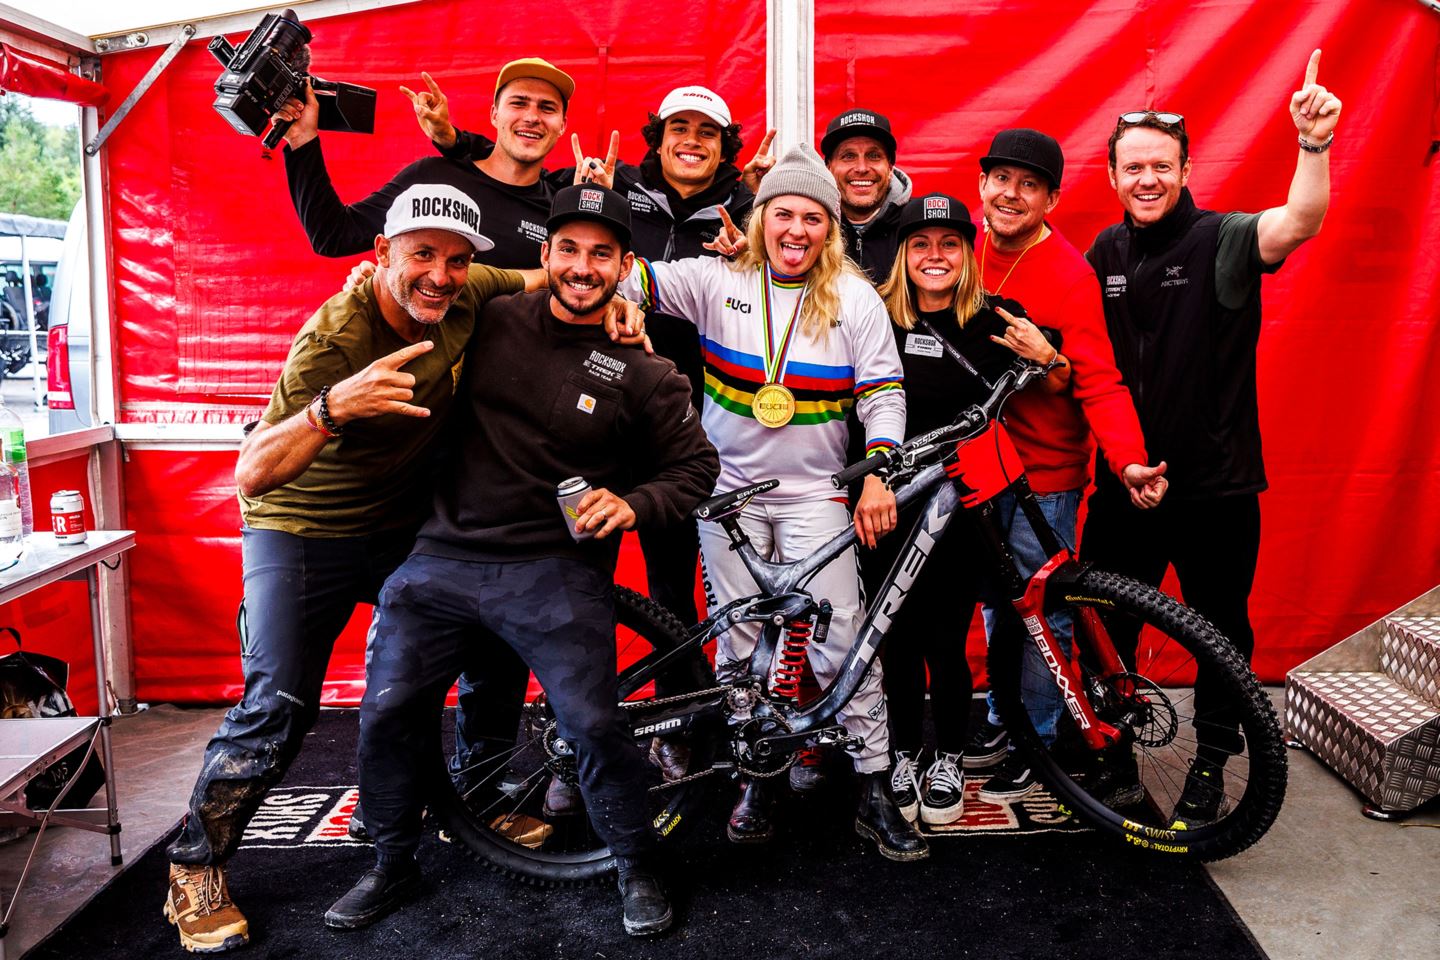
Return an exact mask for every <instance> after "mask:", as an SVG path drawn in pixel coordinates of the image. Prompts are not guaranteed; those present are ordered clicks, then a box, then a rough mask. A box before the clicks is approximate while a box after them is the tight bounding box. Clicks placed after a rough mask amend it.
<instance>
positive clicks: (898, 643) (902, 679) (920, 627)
mask: <svg viewBox="0 0 1440 960" xmlns="http://www.w3.org/2000/svg"><path fill="white" fill-rule="evenodd" d="M923 506H924V504H923V503H917V504H912V505H911V506H910V507H909V508H908V509H907V510H906V511H905V512H904V513H902V514H901V515H900V522H899V524H898V525H897V526H896V528H895V530H894V531H892V532H891V533H890V535H889V536H886V537H883V538H881V540H880V542H879V544H878V545H877V546H876V548H875V549H874V550H867V549H865V548H864V547H858V548H857V549H858V550H859V553H860V574H861V577H862V579H863V581H864V583H865V606H866V610H870V609H873V608H874V606H875V605H876V604H877V603H881V602H883V601H884V599H885V598H884V597H881V596H879V595H878V591H879V589H880V586H881V584H882V583H883V581H884V579H885V575H886V574H887V573H889V572H890V568H891V566H892V565H894V563H895V560H896V558H897V557H898V556H899V553H900V548H901V546H902V545H903V544H904V542H905V537H906V536H907V535H908V532H909V531H910V529H911V528H912V527H914V525H915V522H916V520H917V519H918V518H919V516H920V511H921V509H922V508H923ZM980 555H981V554H980V545H979V540H978V537H977V535H976V533H975V530H974V527H973V526H972V524H971V521H970V520H969V518H967V517H963V516H961V517H956V518H955V519H954V520H953V521H952V522H951V527H950V529H949V531H948V532H947V533H946V536H945V538H944V539H943V540H941V541H940V543H939V544H938V545H937V546H936V548H935V551H934V553H933V554H932V555H931V556H930V559H929V560H928V561H927V562H926V564H925V568H924V569H923V570H921V571H920V577H919V579H918V580H917V581H916V582H915V584H914V586H913V587H911V589H910V591H909V592H908V594H907V595H906V597H905V602H904V604H903V606H901V608H900V613H899V615H897V616H896V617H894V619H893V622H892V625H891V628H890V631H889V632H888V633H887V634H886V636H885V645H884V647H882V648H881V650H880V656H881V662H882V663H883V664H884V667H885V700H886V703H887V704H888V705H889V708H890V742H891V744H892V746H893V749H895V750H906V751H909V752H910V754H911V756H915V755H918V754H919V752H920V748H921V747H922V746H923V739H924V734H923V720H924V716H925V687H926V684H925V678H926V668H927V667H928V668H929V677H930V684H929V687H930V712H931V715H932V716H933V718H934V720H935V747H936V750H937V751H938V752H941V753H960V752H961V751H962V750H964V749H965V738H966V733H967V727H968V726H969V722H970V697H971V695H972V694H973V693H974V690H975V687H974V680H973V678H972V677H971V675H970V661H969V660H967V659H966V657H965V639H966V637H967V635H968V634H969V632H970V621H971V619H972V618H973V617H974V615H975V604H976V602H977V601H978V599H979V591H980V566H979V564H978V563H977V562H976V561H977V558H978V557H979V556H980Z"/></svg>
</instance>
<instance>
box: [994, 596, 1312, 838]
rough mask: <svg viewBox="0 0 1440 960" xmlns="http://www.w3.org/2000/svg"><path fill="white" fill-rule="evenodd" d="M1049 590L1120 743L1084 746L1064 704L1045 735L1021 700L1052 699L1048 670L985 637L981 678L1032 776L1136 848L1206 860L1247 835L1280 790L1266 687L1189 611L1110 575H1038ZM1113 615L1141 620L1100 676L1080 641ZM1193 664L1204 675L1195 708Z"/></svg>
mask: <svg viewBox="0 0 1440 960" xmlns="http://www.w3.org/2000/svg"><path fill="white" fill-rule="evenodd" d="M1051 590H1052V591H1056V590H1058V591H1059V592H1060V593H1061V594H1063V596H1062V597H1059V598H1054V599H1052V600H1051V602H1050V603H1049V609H1050V611H1051V614H1050V615H1051V617H1052V619H1053V617H1054V614H1055V612H1056V611H1059V610H1063V611H1067V612H1068V613H1069V614H1070V616H1071V617H1072V619H1073V622H1074V625H1075V642H1076V646H1077V649H1078V660H1079V666H1080V672H1081V676H1082V680H1083V684H1084V688H1085V693H1086V695H1087V697H1088V698H1089V700H1090V703H1091V705H1092V706H1093V707H1094V708H1095V711H1096V713H1097V714H1098V715H1099V717H1100V719H1101V720H1103V721H1105V722H1106V723H1109V724H1112V725H1114V726H1115V727H1117V728H1120V730H1121V732H1122V742H1121V743H1120V744H1119V745H1117V746H1116V747H1112V748H1109V749H1107V750H1105V751H1103V752H1101V753H1100V754H1096V753H1094V752H1093V751H1091V750H1090V749H1089V748H1088V747H1087V746H1086V745H1085V744H1084V743H1083V742H1082V741H1081V740H1080V737H1079V730H1078V727H1077V726H1076V724H1075V722H1074V720H1073V719H1071V717H1070V716H1069V714H1068V713H1064V714H1063V715H1062V717H1061V719H1060V723H1059V728H1058V735H1057V736H1056V737H1055V738H1054V742H1053V743H1052V744H1050V745H1046V744H1045V743H1044V742H1043V741H1042V740H1041V738H1040V736H1039V735H1038V734H1037V733H1036V730H1035V724H1034V722H1032V717H1031V715H1030V713H1029V712H1027V711H1026V710H1025V709H1024V707H1023V706H1022V704H1023V703H1024V702H1029V703H1031V704H1036V703H1039V702H1043V700H1044V699H1046V697H1047V695H1048V697H1049V698H1053V697H1054V696H1055V682H1054V679H1053V678H1052V677H1051V676H1050V674H1049V673H1048V672H1045V673H1043V674H1042V673H1040V672H1039V671H1035V670H1033V669H1032V670H1022V667H1021V664H1022V658H1023V656H1024V647H1025V646H1027V645H1031V641H1030V640H1029V639H1028V638H1026V639H1025V640H1024V641H1023V644H1022V643H1021V642H1015V641H1010V642H1002V643H993V644H992V645H991V647H990V654H989V668H990V682H991V686H992V689H993V690H994V693H995V698H996V702H997V706H998V708H999V710H1000V715H1001V716H1002V718H1004V720H1005V725H1006V727H1007V729H1008V730H1009V731H1010V736H1011V738H1012V740H1014V742H1015V744H1016V746H1017V748H1019V749H1022V750H1024V751H1026V753H1027V754H1028V755H1029V757H1030V759H1031V762H1032V763H1033V764H1034V765H1035V772H1036V773H1037V774H1038V776H1039V778H1040V779H1041V780H1042V781H1043V782H1044V783H1046V784H1048V785H1049V786H1050V787H1051V789H1052V790H1053V791H1054V793H1055V794H1056V795H1057V796H1058V798H1059V799H1060V800H1061V801H1062V802H1063V803H1065V804H1067V805H1068V806H1070V807H1071V808H1072V809H1073V811H1074V812H1077V813H1079V814H1080V815H1081V817H1082V818H1083V819H1084V820H1086V821H1087V822H1089V823H1090V824H1093V825H1094V826H1096V827H1097V828H1099V829H1101V830H1104V831H1108V832H1111V833H1114V834H1117V835H1119V836H1120V837H1122V838H1123V839H1124V840H1125V841H1126V842H1127V843H1129V844H1131V845H1133V846H1135V847H1136V848H1138V849H1142V850H1146V851H1150V852H1155V853H1165V854H1172V855H1174V854H1179V855H1185V856H1191V857H1195V858H1198V859H1201V860H1218V859H1221V858H1224V857H1229V856H1233V855H1234V854H1236V853H1239V852H1240V851H1241V850H1244V849H1246V848H1247V847H1249V846H1250V845H1252V844H1253V843H1255V842H1256V841H1257V840H1259V839H1260V837H1261V836H1263V835H1264V833H1265V831H1266V830H1268V829H1269V828H1270V826H1271V824H1273V823H1274V822H1275V817H1276V815H1277V814H1278V813H1279V810H1280V804H1281V802H1282V800H1283V799H1284V796H1285V785H1286V759H1285V749H1284V746H1283V744H1282V740H1281V733H1280V724H1279V722H1278V720H1277V719H1276V717H1275V711H1274V708H1273V707H1272V706H1271V704H1270V699H1269V697H1267V696H1266V694H1265V692H1264V690H1262V689H1261V687H1260V684H1259V681H1257V680H1256V678H1255V675H1254V674H1253V673H1252V672H1251V671H1250V668H1249V666H1248V665H1247V664H1246V663H1245V661H1244V659H1243V658H1242V657H1241V656H1240V654H1239V653H1238V652H1237V651H1236V650H1235V648H1234V646H1233V645H1232V644H1231V643H1230V641H1229V640H1227V639H1226V638H1225V637H1224V636H1223V635H1222V634H1221V633H1220V632H1219V631H1218V630H1216V629H1215V627H1214V626H1212V625H1211V624H1210V623H1209V622H1208V621H1207V620H1205V618H1204V617H1202V616H1200V615H1199V614H1197V613H1195V612H1194V611H1193V610H1190V609H1188V608H1187V607H1185V606H1183V605H1182V604H1180V603H1178V602H1177V601H1175V600H1174V599H1172V598H1170V597H1168V596H1166V595H1165V594H1163V593H1161V592H1159V591H1158V590H1155V589H1153V588H1151V587H1149V586H1147V585H1145V584H1142V583H1138V582H1136V581H1134V580H1130V579H1127V578H1125V577H1121V576H1118V575H1116V574H1112V573H1106V572H1104V571H1099V570H1093V569H1091V570H1086V571H1084V572H1083V573H1081V574H1080V575H1079V577H1078V578H1077V579H1076V580H1075V581H1074V582H1073V583H1067V584H1063V585H1057V584H1056V583H1055V582H1054V581H1052V584H1051ZM1117 617H1132V618H1134V619H1135V620H1137V621H1139V623H1140V624H1142V625H1143V629H1142V631H1141V635H1140V640H1139V645H1138V649H1137V650H1136V654H1135V662H1134V664H1133V665H1128V666H1129V672H1127V673H1125V674H1122V675H1119V676H1110V677H1106V676H1102V675H1101V672H1100V671H1099V669H1098V668H1097V665H1096V663H1095V658H1094V657H1093V656H1090V655H1088V654H1087V651H1091V650H1094V649H1095V647H1094V643H1093V641H1092V640H1091V639H1090V638H1091V636H1092V634H1093V632H1094V631H1096V630H1103V629H1104V628H1105V623H1106V622H1107V621H1108V622H1109V623H1110V624H1111V625H1114V624H1115V623H1116V622H1117V620H1116V618H1117ZM1200 668H1204V669H1205V672H1206V674H1207V676H1208V677H1211V678H1213V680H1212V681H1211V682H1210V683H1209V684H1207V685H1206V691H1207V693H1206V697H1207V699H1206V701H1205V703H1204V704H1203V705H1202V706H1201V707H1200V708H1199V709H1197V705H1196V697H1195V689H1194V683H1195V676H1196V672H1197V670H1198V669H1200ZM1217 697H1219V698H1223V701H1219V700H1217ZM1217 702H1223V703H1224V704H1225V711H1224V713H1223V715H1220V714H1217V713H1216V712H1215V710H1214V707H1215V705H1216V704H1217ZM1237 728H1238V736H1236V732H1237ZM1132 760H1133V764H1132V763H1131V761H1132ZM1212 811H1213V819H1210V815H1211V813H1212ZM1206 820H1208V821H1209V822H1205V821H1206ZM1177 823H1178V824H1183V828H1177Z"/></svg>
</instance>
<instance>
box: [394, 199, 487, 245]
mask: <svg viewBox="0 0 1440 960" xmlns="http://www.w3.org/2000/svg"><path fill="white" fill-rule="evenodd" d="M416 230H448V231H450V232H451V233H458V234H459V235H460V236H462V237H464V238H465V239H466V240H469V241H470V243H471V245H472V246H474V247H475V251H476V252H477V253H479V252H482V251H485V250H492V249H494V247H495V242H494V241H493V240H491V239H490V238H489V237H487V236H485V235H484V234H483V233H481V232H480V207H479V206H478V205H477V204H476V203H475V201H474V200H472V199H471V198H470V197H469V196H467V195H466V194H465V193H464V191H462V190H460V189H458V188H457V187H453V186H451V185H450V184H448V183H417V184H413V185H411V186H409V187H406V188H405V190H404V191H402V192H401V194H400V195H399V196H398V197H396V198H395V200H394V202H392V203H391V204H390V211H389V212H388V213H387V214H386V215H385V236H387V237H398V236H400V235H401V234H403V233H412V232H414V231H416Z"/></svg>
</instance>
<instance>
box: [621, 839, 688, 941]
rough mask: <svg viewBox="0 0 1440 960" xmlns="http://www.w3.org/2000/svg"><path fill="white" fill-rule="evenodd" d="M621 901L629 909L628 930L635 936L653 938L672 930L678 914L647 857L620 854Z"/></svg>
mask: <svg viewBox="0 0 1440 960" xmlns="http://www.w3.org/2000/svg"><path fill="white" fill-rule="evenodd" d="M615 865H616V868H617V869H618V871H619V875H620V876H619V886H620V900H621V903H622V905H623V907H624V910H625V932H626V933H628V934H630V936H632V937H653V936H655V935H656V934H657V933H664V932H665V931H666V930H668V929H670V923H671V921H672V920H674V919H675V914H674V913H673V912H671V910H670V901H669V899H668V898H667V897H666V896H665V888H664V887H663V886H662V885H661V884H660V878H659V877H658V876H657V875H656V871H655V870H654V868H653V867H652V866H651V865H650V864H648V863H647V862H645V861H643V860H635V859H631V858H628V857H616V858H615Z"/></svg>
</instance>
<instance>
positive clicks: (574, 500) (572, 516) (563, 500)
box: [555, 477, 595, 540]
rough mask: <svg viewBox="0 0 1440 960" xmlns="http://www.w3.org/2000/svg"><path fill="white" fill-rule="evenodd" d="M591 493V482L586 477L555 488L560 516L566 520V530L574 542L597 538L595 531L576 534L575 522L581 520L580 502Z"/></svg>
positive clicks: (572, 479) (571, 479)
mask: <svg viewBox="0 0 1440 960" xmlns="http://www.w3.org/2000/svg"><path fill="white" fill-rule="evenodd" d="M589 492H590V481H589V480H586V479H585V478H584V477H571V478H570V479H569V480H566V481H565V482H563V483H561V484H560V486H558V487H556V488H555V499H556V501H557V502H558V503H559V504H560V515H561V516H563V517H564V518H565V529H567V530H569V531H570V539H572V540H589V539H590V538H591V537H593V536H595V532H594V531H593V530H587V531H585V532H584V533H576V532H575V521H576V520H578V519H580V501H581V500H583V499H584V498H585V494H587V493H589Z"/></svg>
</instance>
